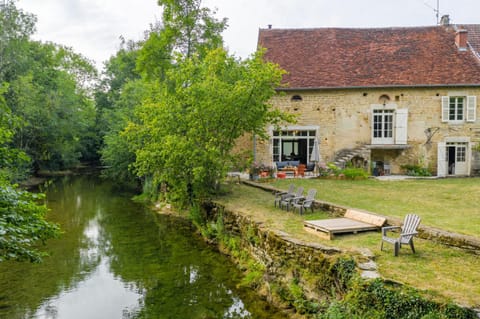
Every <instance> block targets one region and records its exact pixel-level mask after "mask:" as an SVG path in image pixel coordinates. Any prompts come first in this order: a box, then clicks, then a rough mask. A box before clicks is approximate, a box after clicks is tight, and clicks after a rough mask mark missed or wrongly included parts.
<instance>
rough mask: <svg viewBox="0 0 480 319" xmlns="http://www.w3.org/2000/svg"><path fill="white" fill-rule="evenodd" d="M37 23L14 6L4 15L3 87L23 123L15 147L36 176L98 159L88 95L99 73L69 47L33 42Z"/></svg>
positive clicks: (0, 32) (0, 14)
mask: <svg viewBox="0 0 480 319" xmlns="http://www.w3.org/2000/svg"><path fill="white" fill-rule="evenodd" d="M35 21H36V20H35V18H34V17H33V16H32V15H29V14H26V13H24V12H23V11H21V10H18V9H17V8H16V7H15V5H14V2H12V1H8V2H7V3H6V5H5V6H3V7H2V9H1V10H0V26H1V28H0V39H1V41H0V57H1V59H0V83H3V84H2V85H3V87H4V88H6V90H4V91H3V92H2V93H3V96H4V98H5V103H6V106H7V107H8V108H9V109H10V111H11V112H12V114H13V115H14V116H16V117H17V118H19V119H21V121H18V122H17V125H16V126H15V127H12V129H13V133H14V134H13V137H12V140H11V144H12V146H13V147H14V148H17V149H20V150H22V151H24V152H25V153H26V154H28V155H29V156H30V158H31V159H32V165H33V169H34V171H37V170H40V169H63V168H69V167H72V166H73V165H75V164H77V163H78V162H79V160H80V159H82V157H85V158H93V157H95V154H93V153H95V152H94V151H93V152H92V149H91V147H90V144H91V143H93V142H92V140H94V139H95V137H94V136H92V134H91V128H92V126H93V125H94V119H95V107H94V104H93V101H92V99H90V98H89V94H90V86H91V84H92V81H93V80H94V79H95V74H96V70H95V68H94V67H93V65H92V63H91V62H90V61H88V60H87V59H85V58H84V57H82V56H81V55H79V54H76V53H74V52H73V51H72V50H71V49H69V48H66V47H62V46H59V45H55V44H53V43H41V42H38V41H33V40H31V39H30V36H31V35H32V34H33V32H34V30H35V29H34V27H35Z"/></svg>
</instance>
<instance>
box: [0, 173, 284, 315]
mask: <svg viewBox="0 0 480 319" xmlns="http://www.w3.org/2000/svg"><path fill="white" fill-rule="evenodd" d="M131 195H132V194H130V193H125V192H122V191H119V190H117V189H115V188H114V187H113V185H111V184H109V183H105V182H101V181H99V180H98V179H97V178H95V177H93V176H89V177H86V176H84V177H76V178H66V179H62V180H60V181H59V182H58V183H56V184H54V185H53V187H52V188H51V189H50V190H49V192H48V206H49V208H50V209H51V212H50V215H49V217H50V218H51V219H52V220H54V221H56V222H58V223H60V224H61V227H62V229H63V230H64V232H65V233H64V234H63V235H62V237H61V238H60V239H58V240H52V241H50V242H49V245H48V248H49V251H50V253H51V257H49V258H47V259H45V261H44V263H42V264H40V265H30V264H19V263H4V264H0V318H14V319H15V318H19V319H20V318H39V319H53V318H55V319H64V318H68V319H76V318H102V319H108V318H112V319H113V318H114V319H117V318H138V319H140V318H192V319H195V318H226V319H228V318H259V319H261V318H284V317H283V316H280V315H279V314H277V313H274V312H272V311H271V309H269V305H268V304H266V303H263V302H261V301H260V300H258V298H256V296H255V295H253V294H251V293H249V292H248V291H242V290H239V289H238V288H237V283H238V282H239V280H240V274H239V273H238V272H237V271H236V269H235V268H234V267H232V266H231V265H230V264H229V262H228V261H227V260H226V259H225V258H223V256H221V255H219V254H218V253H215V252H214V251H212V250H211V249H210V248H209V247H207V246H206V245H205V244H204V242H203V241H202V240H201V239H200V238H198V237H196V236H194V235H192V234H193V232H192V229H191V228H190V225H189V224H187V223H185V222H183V221H181V220H178V219H174V218H171V217H167V216H159V215H156V214H154V213H152V212H150V211H148V210H147V209H145V208H144V207H143V206H141V205H138V204H135V203H133V202H132V201H131V200H130V198H131Z"/></svg>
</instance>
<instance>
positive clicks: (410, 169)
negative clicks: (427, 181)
mask: <svg viewBox="0 0 480 319" xmlns="http://www.w3.org/2000/svg"><path fill="white" fill-rule="evenodd" d="M400 167H401V168H402V169H403V170H405V171H406V174H407V175H408V176H432V174H431V173H430V172H429V171H428V169H427V168H424V167H420V166H419V165H409V164H407V165H402V166H400Z"/></svg>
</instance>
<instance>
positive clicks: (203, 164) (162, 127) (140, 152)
mask: <svg viewBox="0 0 480 319" xmlns="http://www.w3.org/2000/svg"><path fill="white" fill-rule="evenodd" d="M282 74H283V71H282V70H281V69H280V68H278V66H276V65H274V64H271V63H266V62H264V61H263V58H262V54H261V53H257V54H255V55H254V56H252V57H251V58H249V59H246V60H243V61H241V60H238V59H236V58H234V57H232V56H229V55H228V53H227V52H226V51H225V50H223V49H215V50H211V51H209V52H208V53H207V55H206V56H205V57H204V58H203V57H200V56H198V55H196V56H192V57H190V58H189V59H185V60H183V61H181V62H179V64H178V65H177V67H176V68H174V69H171V70H169V71H168V72H167V73H166V80H165V81H161V82H155V83H153V84H151V85H152V89H151V94H152V95H151V97H150V99H148V100H145V101H144V103H143V104H142V105H140V106H139V107H137V112H136V115H137V117H138V122H137V123H131V124H130V126H129V127H128V129H127V130H126V131H125V133H124V134H126V135H127V136H128V138H129V141H130V143H131V147H132V148H133V149H134V150H135V151H136V162H135V167H136V172H137V174H138V175H140V176H152V177H153V181H154V184H159V183H165V184H166V185H168V186H169V191H170V195H173V196H174V197H173V198H172V199H173V200H175V201H179V202H181V203H183V204H190V205H192V204H195V202H196V201H197V200H203V199H206V198H208V197H210V196H211V195H212V193H213V192H215V191H216V190H217V183H218V182H219V181H220V180H221V179H222V178H223V176H224V175H225V173H226V169H227V168H228V164H229V163H231V151H232V149H233V147H234V145H235V143H236V141H237V139H238V138H239V137H240V136H242V135H243V134H245V133H254V134H259V135H262V134H264V133H265V132H264V130H265V127H266V125H267V124H268V123H277V122H279V121H281V120H285V119H286V117H285V116H284V115H282V114H281V113H280V112H278V111H276V110H274V109H272V108H271V106H270V104H269V102H268V101H269V99H270V98H271V97H272V96H273V95H274V94H275V89H274V88H275V87H278V86H279V85H280V82H281V78H282Z"/></svg>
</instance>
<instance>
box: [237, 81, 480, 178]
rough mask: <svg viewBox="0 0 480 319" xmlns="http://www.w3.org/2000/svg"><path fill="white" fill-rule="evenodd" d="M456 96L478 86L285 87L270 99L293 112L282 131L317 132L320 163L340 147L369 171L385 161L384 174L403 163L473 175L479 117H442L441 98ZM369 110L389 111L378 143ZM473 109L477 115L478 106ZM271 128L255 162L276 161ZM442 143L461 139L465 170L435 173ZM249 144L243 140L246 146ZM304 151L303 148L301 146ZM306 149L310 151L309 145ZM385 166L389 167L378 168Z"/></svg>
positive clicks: (477, 91) (479, 164) (479, 92)
mask: <svg viewBox="0 0 480 319" xmlns="http://www.w3.org/2000/svg"><path fill="white" fill-rule="evenodd" d="M456 96H458V97H465V100H466V98H467V97H470V96H475V97H476V99H478V97H479V96H480V88H476V87H468V86H465V87H450V88H448V87H444V88H442V87H411V88H408V87H405V88H358V89H355V88H350V89H319V90H298V91H296V90H287V91H286V92H284V93H282V94H279V95H278V96H276V97H275V98H274V99H273V101H272V103H273V105H274V106H275V107H277V108H279V109H280V110H282V111H285V112H289V113H292V114H295V115H296V116H297V122H296V123H295V124H286V126H285V128H282V129H286V130H290V131H293V132H299V131H302V130H305V131H310V132H311V131H312V130H314V131H315V138H316V139H317V141H318V144H319V149H320V154H321V161H322V162H324V163H328V162H335V161H336V160H337V159H338V158H337V157H338V156H340V154H341V153H342V151H345V150H351V151H354V152H355V150H357V154H354V155H358V156H352V155H350V158H348V161H352V159H355V158H356V159H358V158H360V159H361V160H363V161H364V162H363V163H362V165H363V166H365V168H367V169H369V170H372V172H373V170H374V168H375V166H376V164H377V163H382V164H387V163H388V170H389V172H388V173H391V174H402V173H404V171H403V170H402V168H401V166H402V165H406V164H408V165H418V166H420V167H423V168H427V169H428V170H429V171H430V172H431V173H432V174H437V173H438V174H439V175H473V174H476V173H477V172H478V170H479V169H480V156H479V154H478V152H477V151H476V150H475V149H476V147H478V145H479V142H480V120H479V119H478V116H476V118H475V120H474V121H469V122H467V121H465V120H464V121H459V122H457V123H452V122H445V121H442V97H456ZM465 103H466V102H465ZM373 110H379V112H380V114H383V113H381V112H383V110H391V112H393V113H392V115H393V123H392V125H393V128H392V131H393V136H392V140H391V141H390V142H387V143H381V142H380V143H378V141H376V140H375V138H374V134H373V132H372V131H373V129H374V124H373V122H374V114H373V113H374V111H373ZM401 110H403V111H401ZM475 111H476V113H477V114H478V108H477V107H476V106H475ZM400 112H404V114H406V115H405V116H406V122H405V123H406V130H405V128H402V130H403V131H402V132H397V128H396V125H397V122H399V121H400V120H398V115H397V113H400ZM465 112H466V111H465ZM270 130H271V132H270V133H271V135H270V136H271V139H270V140H266V141H257V142H256V152H255V153H256V159H257V161H258V162H263V163H266V164H269V165H273V164H274V162H275V161H276V160H279V158H278V156H277V157H275V152H277V153H278V145H279V143H278V142H274V138H275V137H274V134H273V128H271V129H270ZM292 134H294V135H295V134H298V133H292ZM401 134H406V136H405V138H406V139H405V140H404V141H399V140H397V136H396V135H401ZM299 138H301V137H299ZM289 139H290V140H292V139H295V136H289V137H286V138H285V140H289ZM275 143H277V144H275ZM439 143H440V144H439ZM441 143H448V144H447V145H450V144H451V143H460V145H463V146H465V147H466V148H465V149H464V150H462V152H463V151H465V157H466V159H465V160H466V162H465V163H461V164H462V165H464V166H465V168H464V169H463V170H460V163H458V169H457V172H456V173H455V172H454V171H450V172H448V171H447V172H446V174H445V172H443V174H441V173H442V172H438V171H437V170H438V167H439V165H438V161H437V159H438V154H439V153H440V152H439V145H441ZM274 144H275V145H276V146H275V145H274ZM309 144H311V142H309ZM250 145H251V144H250ZM250 145H249V144H248V143H246V144H245V146H246V147H249V146H250ZM274 146H275V147H274ZM252 147H253V146H252ZM275 149H277V150H275ZM303 152H307V150H305V149H304V150H303ZM308 152H311V145H310V149H309V151H308ZM441 152H442V153H445V152H448V151H447V150H442V151H441ZM452 154H453V153H452ZM460 155H462V154H460ZM460 155H455V156H460ZM308 157H309V156H308V154H306V155H305V156H304V160H305V159H306V160H307V162H309V161H310V158H308ZM348 161H347V162H348ZM354 164H355V163H354ZM384 168H387V166H385V167H382V169H384ZM376 173H378V172H376Z"/></svg>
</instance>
